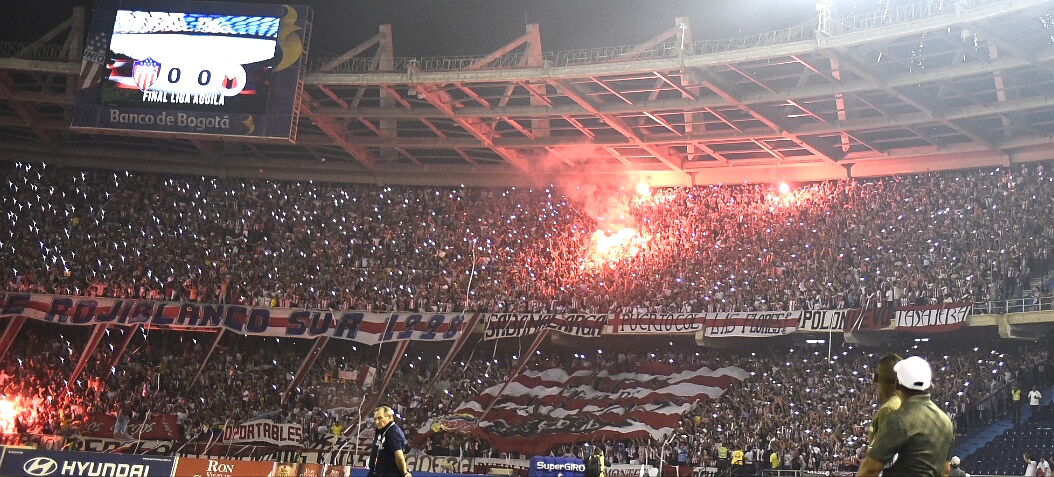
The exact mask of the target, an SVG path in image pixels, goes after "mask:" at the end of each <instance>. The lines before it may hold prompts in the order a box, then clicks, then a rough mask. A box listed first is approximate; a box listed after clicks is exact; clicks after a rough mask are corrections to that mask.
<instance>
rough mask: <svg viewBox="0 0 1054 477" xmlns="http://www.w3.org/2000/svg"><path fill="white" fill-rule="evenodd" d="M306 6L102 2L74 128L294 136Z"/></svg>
mask: <svg viewBox="0 0 1054 477" xmlns="http://www.w3.org/2000/svg"><path fill="white" fill-rule="evenodd" d="M311 15H312V13H311V10H310V9H309V8H308V7H306V6H302V5H259V4H239V3H219V2H198V1H183V0H180V1H172V0H154V1H146V0H135V1H125V0H109V1H100V2H99V4H98V5H97V7H96V9H95V11H94V12H93V15H92V23H91V27H90V29H89V32H88V41H87V42H86V47H85V51H84V59H83V61H82V68H81V74H80V77H79V78H78V89H77V95H76V100H75V103H74V110H73V120H72V124H71V128H72V129H75V130H83V131H86V132H112V133H120V132H124V133H127V134H135V135H170V134H180V135H208V136H228V137H242V138H268V139H285V140H289V141H295V139H296V128H297V124H296V121H297V119H298V116H299V115H298V114H297V108H298V104H297V103H298V101H299V100H300V96H301V94H302V90H303V83H302V81H301V74H302V70H303V67H304V65H305V64H306V55H307V42H308V39H309V36H310V35H309V32H310V28H311Z"/></svg>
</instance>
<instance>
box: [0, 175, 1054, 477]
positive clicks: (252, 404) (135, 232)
mask: <svg viewBox="0 0 1054 477" xmlns="http://www.w3.org/2000/svg"><path fill="white" fill-rule="evenodd" d="M0 167H2V168H3V169H4V172H5V174H4V175H3V177H4V178H3V179H0V190H3V193H2V194H0V214H4V216H5V218H6V223H7V225H8V226H7V227H5V228H3V229H0V251H2V253H0V270H3V271H2V272H0V273H2V274H3V278H4V284H5V286H6V288H7V289H8V290H18V291H29V292H37V293H54V294H69V295H89V296H111V297H120V298H143V299H165V300H188V301H199V302H213V303H239V304H245V305H250V306H269V307H308V308H320V309H325V308H331V309H359V310H375V311H381V310H421V311H432V310H435V311H453V310H461V309H465V308H467V309H470V310H480V311H520V312H527V311H550V312H562V311H572V310H575V311H589V312H611V311H626V310H631V311H637V312H644V311H689V310H690V311H751V310H772V309H779V310H794V309H819V308H848V307H856V306H861V305H871V304H876V303H883V302H884V303H888V302H894V303H896V304H899V305H907V304H916V303H936V302H960V301H974V302H978V303H994V302H998V301H1002V300H1006V299H1009V298H1014V297H1023V296H1036V295H1037V294H1038V295H1040V296H1047V295H1049V291H1048V290H1046V289H1045V287H1043V286H1042V285H1040V286H1039V287H1036V288H1034V289H1033V285H1032V283H1033V281H1034V280H1035V279H1038V278H1043V277H1044V275H1045V274H1046V272H1047V271H1048V270H1049V268H1051V257H1050V248H1051V244H1052V242H1054V226H1050V225H1049V224H1048V223H1047V222H1045V221H1040V220H1035V217H1037V216H1039V215H1041V214H1043V213H1045V212H1046V211H1049V210H1054V177H1051V176H1049V175H1047V174H1046V173H1045V169H1044V168H1045V167H1047V168H1049V167H1050V164H1028V165H1016V166H1013V167H1011V168H1008V169H1007V168H1002V169H992V170H975V171H961V172H945V173H931V174H921V175H911V176H897V177H887V178H877V179H858V180H849V181H832V182H820V183H812V184H804V185H800V186H798V187H794V188H792V189H791V190H790V191H788V192H783V193H781V192H779V191H778V190H776V189H774V188H772V187H769V186H767V185H737V186H713V187H695V188H669V189H658V190H655V191H652V192H649V193H647V194H639V193H638V192H636V191H635V190H633V189H632V188H628V189H620V188H607V189H603V190H606V191H607V192H604V193H600V192H596V193H592V194H587V195H584V196H583V195H582V194H580V193H574V194H570V195H564V193H563V192H562V190H564V189H561V188H557V187H555V186H549V187H539V188H537V189H520V188H512V189H508V190H498V189H471V188H452V189H446V188H422V187H381V186H365V185H338V184H328V183H312V182H271V181H254V180H243V179H220V178H204V177H197V178H190V177H168V176H161V175H156V174H139V173H134V174H133V173H128V172H117V173H115V172H103V171H88V170H85V171H79V170H71V169H63V168H55V167H51V166H45V165H39V164H25V163H19V164H3V165H0ZM612 203H614V204H616V206H612V207H597V206H596V205H597V204H612ZM616 212H619V213H621V212H624V214H623V215H621V216H618V217H617V220H616V219H615V218H613V217H615V216H614V215H612V214H614V213H616ZM623 227H626V228H631V229H632V230H633V238H632V239H630V240H631V241H632V243H631V244H630V246H628V247H625V248H626V250H630V249H631V250H632V253H622V254H615V255H606V256H602V257H600V258H599V259H598V254H597V253H596V250H595V249H594V247H596V245H597V232H598V231H599V232H611V233H615V232H617V231H618V230H619V229H620V228H623ZM1048 301H1049V300H1048ZM986 308H987V309H992V307H986ZM59 329H60V330H62V331H61V332H60V333H59V332H47V333H40V332H39V331H40V330H35V331H34V330H27V331H24V333H25V334H27V337H26V339H20V340H19V341H17V342H16V344H15V346H14V348H13V349H12V350H11V351H10V352H9V353H8V354H7V356H5V357H4V360H3V362H2V363H0V366H2V367H0V369H2V370H3V372H2V373H0V390H2V391H3V394H4V396H5V397H7V399H8V401H11V402H15V403H16V404H17V408H18V409H20V410H21V414H19V415H18V416H17V419H11V420H10V421H11V422H10V425H11V427H12V428H14V429H15V430H16V431H26V432H42V433H49V432H53V433H70V432H74V430H73V429H74V428H75V426H76V423H77V422H78V421H82V420H83V419H84V418H85V417H86V416H90V415H92V414H95V413H100V412H101V413H110V414H112V415H115V416H126V417H127V418H128V419H130V420H131V421H132V422H136V421H137V420H142V419H143V418H144V417H145V416H146V414H147V412H151V413H154V414H158V413H164V414H174V415H177V416H179V420H180V423H181V424H182V426H183V434H184V438H186V439H194V438H197V437H200V436H201V434H202V431H203V430H206V429H212V428H216V427H218V426H222V425H225V424H227V423H230V422H240V421H243V420H245V419H249V418H252V417H258V416H266V417H270V418H273V419H275V420H279V421H286V422H297V423H300V424H303V425H304V426H305V429H307V430H308V431H309V432H308V437H307V439H308V440H309V441H310V442H312V443H316V444H320V445H321V444H325V441H327V440H330V439H333V442H336V439H335V438H333V435H334V434H337V435H339V434H342V433H343V434H347V432H346V431H347V430H348V429H349V428H350V427H358V426H361V424H362V423H361V422H359V420H358V419H357V416H358V415H359V412H360V411H361V409H360V407H361V405H362V403H363V401H364V398H365V397H366V396H368V395H369V393H370V392H371V391H372V390H373V389H372V388H370V387H369V386H366V387H363V386H361V385H360V383H351V382H348V381H347V380H344V379H339V378H336V376H338V374H339V372H340V370H346V369H354V368H357V367H359V366H361V365H371V366H374V367H376V368H378V372H379V373H380V372H383V367H384V363H386V362H387V359H388V358H389V357H390V353H391V350H381V351H379V352H378V350H377V349H375V348H374V347H368V346H358V347H356V346H355V345H353V344H350V343H341V345H340V346H336V345H332V346H330V347H329V349H327V350H326V351H325V354H324V356H323V357H322V358H321V359H320V360H319V361H318V362H317V363H316V365H315V367H314V368H313V369H312V372H311V373H310V375H309V376H308V377H307V378H306V379H305V381H304V382H303V383H301V385H300V386H298V387H297V388H296V389H294V390H293V392H292V393H291V394H290V395H288V396H286V395H284V394H283V393H284V391H285V389H286V387H287V386H288V384H289V381H290V380H291V379H292V375H293V373H294V372H295V371H296V369H297V368H298V366H299V364H300V360H301V359H302V358H303V356H304V355H305V354H306V352H307V346H309V344H305V343H307V342H305V341H297V340H283V341H277V340H274V339H273V338H270V339H265V338H254V337H241V336H226V337H224V338H223V339H222V340H221V343H220V346H218V347H217V351H216V353H217V354H215V355H213V356H212V358H211V359H210V360H209V361H208V363H207V365H206V366H205V367H204V369H203V370H202V371H201V376H198V379H197V380H195V376H197V375H198V366H199V365H200V363H201V359H202V357H203V356H204V355H206V354H207V353H208V351H209V349H211V345H212V339H213V336H210V335H201V334H199V335H192V334H181V333H176V332H163V331H158V330H153V331H149V332H145V331H135V332H136V333H142V334H143V336H142V337H137V338H136V339H134V340H133V342H134V343H135V344H134V345H133V346H132V347H131V349H130V350H129V352H128V353H126V355H125V356H123V358H122V360H121V362H120V363H118V365H117V366H115V367H113V369H111V368H110V366H109V364H110V354H111V353H112V352H113V350H114V345H115V344H116V343H118V342H119V340H120V339H121V337H120V334H122V333H127V332H129V331H118V330H117V329H115V330H114V331H113V333H112V335H113V336H108V337H107V338H106V340H104V344H103V345H102V346H100V347H99V349H98V351H96V354H95V355H93V356H92V357H91V362H90V364H89V366H88V367H87V368H86V370H85V371H84V373H83V374H82V375H81V376H79V377H78V379H76V380H75V382H73V383H70V382H67V378H68V377H69V375H70V374H71V372H72V369H73V366H74V364H75V363H76V361H77V359H78V355H79V353H80V351H81V349H83V343H84V342H86V336H84V333H83V331H81V332H76V331H73V330H72V329H69V328H59ZM148 333H149V334H150V336H149V337H148V336H147V334H148ZM56 335H57V336H58V338H56ZM422 346H423V345H422ZM1001 346H1005V345H1004V344H997V345H992V346H987V347H984V348H977V349H972V350H969V349H966V350H960V351H958V352H955V353H948V354H943V353H938V352H936V351H934V350H930V351H928V352H925V353H924V354H926V355H927V356H928V357H929V358H930V359H932V360H933V362H934V363H935V367H937V368H938V369H940V374H941V375H942V376H944V377H945V378H944V379H943V380H941V381H939V382H938V389H937V390H936V392H935V394H936V396H937V401H938V402H940V403H943V404H942V406H943V408H944V409H945V410H946V411H948V412H949V413H951V414H952V415H953V417H954V419H955V420H956V422H957V423H959V425H960V429H965V428H968V427H970V426H973V425H976V424H978V423H984V422H986V421H987V420H988V419H990V418H992V417H993V414H995V413H997V412H999V411H1000V409H1001V407H1000V406H997V405H994V404H993V403H994V402H996V401H999V400H992V399H986V398H987V397H988V396H990V395H992V394H993V393H994V392H998V391H999V390H1000V389H1002V388H1003V387H1004V386H1005V384H1006V382H1007V380H1008V379H1011V378H1012V377H1013V375H1014V372H1013V368H1014V366H1016V367H1017V368H1022V369H1026V368H1027V369H1037V367H1038V366H1041V365H1044V363H1045V362H1046V361H1047V359H1048V355H1047V352H1046V350H1043V349H1035V350H1031V351H1030V352H1028V353H1018V354H1017V355H1016V356H1012V357H1007V354H1006V353H1005V352H1004V351H1000V350H997V349H996V348H998V347H1001ZM349 347H350V348H351V349H350V350H349ZM359 348H361V349H359ZM923 351H925V350H923ZM385 352H387V353H389V355H388V356H385ZM465 353H466V355H465V356H462V357H460V359H459V360H458V361H457V362H456V363H455V364H454V365H453V366H452V367H451V369H449V370H448V371H447V373H446V374H444V375H443V376H441V378H442V379H440V381H439V385H438V386H437V387H436V388H434V389H431V390H430V389H429V388H428V386H427V382H428V381H430V380H431V377H432V376H434V374H435V368H434V367H435V366H436V364H437V363H438V362H439V356H435V355H434V354H432V355H429V356H428V357H425V356H424V355H420V356H415V357H409V356H408V357H407V359H404V360H403V361H402V364H401V368H400V369H399V370H398V371H397V374H396V379H393V380H392V383H393V384H392V385H391V386H390V387H389V388H388V389H387V390H386V394H385V396H384V397H383V399H382V400H383V401H385V402H391V403H393V404H395V406H396V408H397V411H399V412H400V414H401V416H402V418H403V419H404V421H405V423H406V425H405V426H404V427H406V428H408V429H415V430H416V429H421V428H422V426H423V427H427V425H428V423H429V422H430V421H431V419H433V418H435V417H437V416H440V415H443V414H445V413H448V412H449V411H450V410H451V409H454V408H456V407H457V406H458V405H460V404H461V403H463V402H465V401H466V400H468V399H470V397H472V396H476V395H478V393H479V392H480V391H481V390H482V389H485V388H486V387H488V386H491V385H494V384H497V383H500V382H502V381H503V380H504V379H505V378H506V377H508V376H509V374H510V373H511V370H512V369H514V367H515V361H516V360H515V358H514V357H513V356H514V354H512V353H510V352H508V351H507V350H505V349H504V348H503V349H502V351H501V352H499V351H498V347H497V346H496V347H495V350H494V351H493V352H492V353H491V354H492V356H489V357H486V356H484V355H487V354H488V353H486V352H485V351H481V350H480V349H476V348H473V347H470V349H469V350H468V351H466V352H465ZM665 353H666V351H663V352H662V353H659V355H660V357H658V358H654V359H666V358H676V359H678V360H679V361H685V362H692V361H693V360H697V359H698V360H704V361H706V362H711V363H712V362H715V361H720V362H728V363H732V364H734V365H736V366H740V367H743V368H744V369H747V370H749V371H751V372H752V373H753V375H752V377H751V378H749V379H747V380H746V381H744V382H743V383H742V384H741V385H738V386H734V387H733V388H731V389H730V390H729V392H728V393H726V394H725V395H723V396H722V397H721V398H719V399H715V400H711V401H708V402H704V403H700V404H699V405H698V406H697V407H695V408H694V409H693V410H692V411H691V412H689V413H688V414H687V415H685V416H684V421H683V424H682V428H680V429H678V431H677V435H676V437H675V438H674V440H673V441H671V445H670V446H668V447H667V448H663V447H662V446H660V445H659V443H658V442H657V441H651V440H640V441H636V442H629V441H627V442H611V443H607V445H609V446H610V447H611V449H610V452H609V455H612V456H615V459H616V462H626V463H628V462H634V461H641V460H649V461H654V460H657V458H658V457H659V454H660V453H661V452H668V453H669V455H666V456H663V459H664V460H666V461H669V462H674V461H677V462H680V461H682V460H683V461H686V462H688V463H706V462H710V461H712V460H713V456H714V449H715V445H716V443H717V442H718V441H719V440H720V441H725V442H734V443H736V444H737V445H741V446H746V447H750V446H759V447H762V448H772V447H778V448H779V449H781V450H782V451H785V452H791V453H792V455H791V458H790V459H787V462H789V463H792V464H790V465H793V462H799V467H801V468H815V469H822V468H827V469H830V468H831V467H851V466H853V465H855V463H856V460H857V459H859V453H860V449H861V446H862V444H863V441H864V438H865V437H866V436H865V435H864V434H863V433H864V432H865V429H866V428H867V426H866V419H867V418H868V417H869V416H870V414H871V411H872V410H873V407H872V406H873V404H872V402H873V396H872V395H871V391H870V385H869V383H867V379H866V378H867V373H866V372H865V370H866V369H867V368H866V366H870V365H872V363H873V361H874V360H875V358H874V355H873V354H874V353H875V351H870V350H860V349H856V348H853V349H849V350H846V351H843V352H840V354H838V355H836V358H837V359H836V360H834V361H833V362H831V363H829V362H828V361H827V357H826V355H824V354H823V353H816V352H811V351H809V352H807V351H805V350H801V349H799V350H795V351H788V350H767V351H766V352H764V353H763V352H761V351H757V352H756V353H755V354H751V355H747V354H735V353H732V354H728V355H727V356H726V355H724V354H717V352H714V351H706V352H703V353H702V354H701V358H695V357H694V356H695V355H694V354H676V355H675V356H666V355H665ZM646 356H647V354H646V353H644V352H642V353H641V354H640V355H639V356H637V358H639V359H650V358H648V357H646ZM582 359H584V358H582V357H568V356H563V355H560V353H559V352H558V351H553V356H552V357H551V359H546V360H542V361H540V362H539V363H535V364H534V366H541V365H543V364H544V365H550V366H558V367H563V368H568V369H569V368H571V367H573V366H576V365H580V364H581V363H580V362H576V361H580V360H582ZM591 359H594V360H595V361H594V362H593V363H592V365H595V366H613V365H616V364H615V363H611V362H605V361H604V358H603V357H594V358H591ZM700 363H702V361H700ZM1007 363H1015V364H1014V366H1011V367H1008V364H1007ZM821 368H824V369H827V372H826V373H827V374H822V375H816V374H810V373H802V372H800V371H801V369H821ZM1047 369H1049V368H1047ZM379 373H378V374H379ZM1041 374H1042V373H1041ZM283 398H285V399H283ZM1000 402H1001V401H1000ZM0 411H2V410H0ZM2 414H3V413H2V412H0V418H2V417H3V415H2ZM752 450H753V449H752ZM418 451H424V452H429V453H437V454H456V455H495V454H496V452H495V451H494V450H493V449H490V448H489V446H488V445H487V442H486V440H485V439H483V440H481V439H477V438H474V437H471V436H465V435H459V434H454V433H440V434H436V435H434V436H432V437H430V438H428V439H426V440H424V441H422V442H421V445H420V447H419V448H418ZM554 452H556V453H572V454H573V453H577V452H581V448H580V447H577V446H569V447H567V448H563V449H554ZM754 452H755V455H756V452H757V450H754Z"/></svg>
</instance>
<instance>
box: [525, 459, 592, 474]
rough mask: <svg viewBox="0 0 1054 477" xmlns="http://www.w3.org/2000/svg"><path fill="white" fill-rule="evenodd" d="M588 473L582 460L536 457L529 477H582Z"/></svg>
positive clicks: (528, 472) (532, 461)
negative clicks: (584, 473)
mask: <svg viewBox="0 0 1054 477" xmlns="http://www.w3.org/2000/svg"><path fill="white" fill-rule="evenodd" d="M585 471H586V466H585V464H583V463H582V459H575V458H571V457H550V456H545V457H543V456H534V457H532V458H531V467H530V469H528V470H527V475H528V476H529V477H582V473H583V472H585Z"/></svg>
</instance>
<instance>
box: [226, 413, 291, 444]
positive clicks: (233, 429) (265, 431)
mask: <svg viewBox="0 0 1054 477" xmlns="http://www.w3.org/2000/svg"><path fill="white" fill-rule="evenodd" d="M303 440H304V429H303V427H302V426H301V425H300V424H278V423H276V422H274V421H272V420H270V419H259V420H256V421H249V422H243V423H240V424H232V425H229V426H227V427H225V428H224V429H223V442H225V443H227V444H271V445H275V446H299V445H300V444H301V443H302V442H303Z"/></svg>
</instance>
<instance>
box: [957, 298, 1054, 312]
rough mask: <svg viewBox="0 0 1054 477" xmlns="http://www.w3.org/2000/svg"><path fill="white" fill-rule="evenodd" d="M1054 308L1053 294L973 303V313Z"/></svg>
mask: <svg viewBox="0 0 1054 477" xmlns="http://www.w3.org/2000/svg"><path fill="white" fill-rule="evenodd" d="M1048 310H1054V296H1049V295H1044V296H1039V297H1025V298H1013V299H1009V300H988V301H978V302H974V304H973V314H974V315H1003V314H1006V313H1025V312H1030V311H1048Z"/></svg>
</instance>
